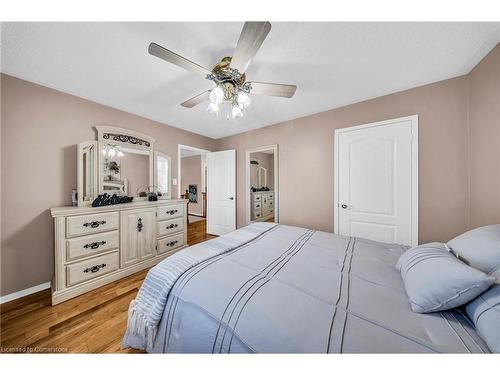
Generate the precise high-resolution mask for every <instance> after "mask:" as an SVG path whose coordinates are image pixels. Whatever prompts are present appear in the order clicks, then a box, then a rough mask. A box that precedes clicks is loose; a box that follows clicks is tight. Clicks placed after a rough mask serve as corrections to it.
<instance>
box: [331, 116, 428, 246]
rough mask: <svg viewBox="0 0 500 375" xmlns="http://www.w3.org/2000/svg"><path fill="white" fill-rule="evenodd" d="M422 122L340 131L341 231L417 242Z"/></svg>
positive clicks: (402, 121) (338, 217)
mask: <svg viewBox="0 0 500 375" xmlns="http://www.w3.org/2000/svg"><path fill="white" fill-rule="evenodd" d="M417 121H418V120H417V117H416V116H412V117H406V118H402V119H395V120H389V121H384V122H381V123H375V124H368V125H362V126H359V127H354V128H347V129H340V130H338V131H337V132H336V146H337V160H336V165H337V169H336V187H337V194H338V195H337V197H336V198H337V199H336V200H337V207H336V213H337V215H336V218H335V219H336V220H337V223H336V229H337V230H336V232H337V233H339V234H343V235H348V236H356V237H363V238H368V239H372V240H376V241H382V242H389V243H400V244H405V245H416V244H417V242H418V238H417V237H418V236H417V233H418V222H417V217H418V216H417V210H418V207H417V200H418V191H417V190H418V170H417V160H416V159H417V158H418V153H417V149H416V148H417V146H418V143H417V134H416V133H417V126H418V125H417Z"/></svg>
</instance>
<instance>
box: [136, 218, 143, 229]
mask: <svg viewBox="0 0 500 375" xmlns="http://www.w3.org/2000/svg"><path fill="white" fill-rule="evenodd" d="M143 226H144V225H142V218H139V219H138V220H137V231H138V232H140V231H142V227H143Z"/></svg>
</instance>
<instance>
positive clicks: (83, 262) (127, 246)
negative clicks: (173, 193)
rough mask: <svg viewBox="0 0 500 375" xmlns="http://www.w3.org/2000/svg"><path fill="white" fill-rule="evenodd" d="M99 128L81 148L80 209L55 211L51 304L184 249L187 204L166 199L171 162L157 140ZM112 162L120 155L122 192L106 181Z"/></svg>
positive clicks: (108, 128)
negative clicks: (158, 149) (131, 193)
mask: <svg viewBox="0 0 500 375" xmlns="http://www.w3.org/2000/svg"><path fill="white" fill-rule="evenodd" d="M96 129H97V133H98V139H99V140H98V141H89V142H84V143H81V144H79V145H78V166H77V169H78V194H77V195H78V206H79V207H71V206H67V207H56V208H52V209H51V214H52V217H53V218H54V229H55V257H54V259H55V267H54V268H55V275H54V280H53V282H52V304H53V305H55V304H57V303H60V302H62V301H65V300H67V299H70V298H73V297H75V296H77V295H80V294H82V293H85V292H88V291H90V290H93V289H95V288H98V287H100V286H102V285H105V284H107V283H110V282H112V281H115V280H117V279H120V278H122V277H125V276H127V275H130V274H132V273H135V272H138V271H140V270H142V269H145V268H149V267H152V266H154V265H155V264H157V263H158V262H160V261H161V260H163V259H165V258H166V257H168V256H170V255H172V254H173V253H174V252H176V251H178V250H180V249H182V248H184V247H186V246H187V245H186V236H187V233H186V230H187V226H186V225H185V224H184V223H185V221H186V216H187V207H186V205H187V200H185V199H175V200H170V199H169V198H170V190H171V189H170V158H169V157H168V156H167V155H164V154H161V153H159V152H155V151H154V144H155V140H154V138H151V137H149V136H147V135H145V134H140V133H137V132H132V131H128V130H127V129H121V128H111V127H96ZM98 150H100V151H98ZM115 157H121V158H123V159H121V161H120V163H116V165H117V166H119V173H120V176H119V177H117V178H118V179H119V180H120V181H119V183H120V184H122V185H120V186H118V187H116V186H111V185H110V183H109V181H108V180H109V170H110V169H111V170H113V168H115V167H114V165H115V164H113V162H114V161H113V160H110V158H115ZM137 163H139V164H137ZM141 163H142V164H141ZM106 166H107V167H106ZM141 168H142V170H137V169H141ZM145 172H146V173H145ZM143 179H145V180H147V181H143ZM114 182H117V181H114ZM142 182H145V184H141V183H142ZM128 184H130V185H132V186H141V185H144V186H146V189H145V191H144V193H145V194H142V195H141V194H139V189H133V190H131V191H137V192H138V193H137V196H135V197H128V196H127V195H126V193H125V192H126V191H128V189H129V188H128ZM98 194H99V195H98ZM132 200H134V202H132ZM117 203H123V204H118V205H116V204H117ZM89 206H92V207H89Z"/></svg>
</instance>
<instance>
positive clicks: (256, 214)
mask: <svg viewBox="0 0 500 375" xmlns="http://www.w3.org/2000/svg"><path fill="white" fill-rule="evenodd" d="M253 216H254V218H255V219H259V218H261V217H262V212H261V211H259V212H254V214H253Z"/></svg>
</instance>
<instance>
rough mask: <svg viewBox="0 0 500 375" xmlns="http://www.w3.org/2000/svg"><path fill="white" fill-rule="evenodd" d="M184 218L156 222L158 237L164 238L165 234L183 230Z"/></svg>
mask: <svg viewBox="0 0 500 375" xmlns="http://www.w3.org/2000/svg"><path fill="white" fill-rule="evenodd" d="M184 220H185V219H184V218H183V217H181V218H180V219H173V220H165V221H159V222H158V231H157V233H158V237H161V236H165V235H167V234H171V233H176V232H179V231H181V230H183V229H184Z"/></svg>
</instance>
